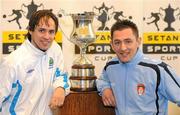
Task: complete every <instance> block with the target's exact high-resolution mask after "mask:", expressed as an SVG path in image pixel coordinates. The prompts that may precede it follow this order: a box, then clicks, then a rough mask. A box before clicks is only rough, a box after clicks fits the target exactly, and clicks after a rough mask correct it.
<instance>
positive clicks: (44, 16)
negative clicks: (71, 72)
mask: <svg viewBox="0 0 180 115" xmlns="http://www.w3.org/2000/svg"><path fill="white" fill-rule="evenodd" d="M57 31H58V19H57V17H56V16H55V15H54V14H53V13H52V11H50V10H39V11H37V12H35V13H34V14H33V15H32V16H31V18H30V20H29V26H28V33H27V39H26V40H25V42H24V43H23V44H22V45H21V46H20V47H19V48H18V49H17V50H16V51H14V52H12V53H11V54H10V55H8V56H7V57H6V58H5V59H3V61H2V63H1V65H0V73H1V75H0V114H2V115H52V111H51V110H53V109H56V108H57V107H59V106H62V105H63V103H64V99H65V96H66V95H67V94H68V93H69V88H70V85H69V79H68V76H67V72H66V71H65V70H64V60H63V55H62V51H61V47H60V46H59V45H58V44H57V43H56V42H55V41H54V38H55V35H56V32H57Z"/></svg>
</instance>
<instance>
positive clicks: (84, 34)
mask: <svg viewBox="0 0 180 115" xmlns="http://www.w3.org/2000/svg"><path fill="white" fill-rule="evenodd" d="M70 16H71V17H72V20H73V31H72V33H71V35H70V38H68V39H69V41H71V42H72V43H74V44H75V45H77V46H78V47H79V48H80V57H78V58H77V59H76V60H74V62H73V66H72V75H71V76H70V82H71V90H72V91H95V90H96V87H95V86H96V85H95V80H96V76H95V75H94V68H95V66H94V65H93V64H92V62H91V60H89V59H88V58H87V57H86V56H85V54H86V48H87V46H88V45H90V44H91V43H93V42H94V41H95V39H96V35H95V32H94V30H93V27H92V22H93V18H94V16H95V14H94V13H93V12H84V13H81V14H80V13H78V14H70Z"/></svg>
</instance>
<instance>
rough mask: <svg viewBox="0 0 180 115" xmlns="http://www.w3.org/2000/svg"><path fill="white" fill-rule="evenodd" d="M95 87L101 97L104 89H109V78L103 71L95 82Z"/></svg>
mask: <svg viewBox="0 0 180 115" xmlns="http://www.w3.org/2000/svg"><path fill="white" fill-rule="evenodd" d="M96 86H97V89H98V91H99V94H100V95H102V92H103V90H104V89H106V88H110V87H111V85H110V81H109V78H108V76H107V73H106V71H105V70H103V71H102V74H101V75H100V77H99V78H98V79H97V80H96Z"/></svg>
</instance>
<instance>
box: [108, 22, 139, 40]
mask: <svg viewBox="0 0 180 115" xmlns="http://www.w3.org/2000/svg"><path fill="white" fill-rule="evenodd" d="M127 28H131V29H132V31H133V33H134V35H135V36H136V37H139V31H138V28H137V26H136V24H135V23H134V22H132V21H130V20H121V21H117V22H115V23H114V24H113V25H112V27H111V39H113V33H114V31H116V30H123V29H127Z"/></svg>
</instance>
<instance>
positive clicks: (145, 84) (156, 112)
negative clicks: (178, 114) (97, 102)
mask: <svg viewBox="0 0 180 115" xmlns="http://www.w3.org/2000/svg"><path fill="white" fill-rule="evenodd" d="M140 43H141V38H140V37H139V34H138V28H137V26H136V25H135V24H134V23H133V22H131V21H129V20H122V21H120V22H116V23H115V24H114V25H113V26H112V28H111V46H112V49H113V50H114V52H115V53H116V55H117V57H114V58H113V59H112V60H110V61H109V62H108V63H107V64H106V65H105V67H104V69H103V72H102V74H101V76H100V77H99V78H98V79H97V82H96V83H97V88H98V91H99V92H100V95H102V101H103V103H104V105H105V106H114V107H115V110H116V115H167V113H168V112H167V110H168V109H167V107H168V100H170V101H172V102H174V103H177V104H178V105H180V77H178V76H177V75H176V74H175V72H174V71H173V70H172V68H171V67H170V66H168V65H167V64H165V63H164V62H162V61H160V60H154V59H149V58H147V57H144V55H143V53H142V51H141V49H140V48H139V47H140Z"/></svg>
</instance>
